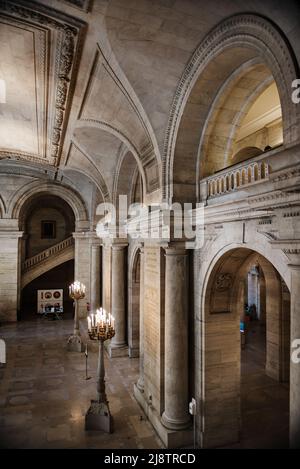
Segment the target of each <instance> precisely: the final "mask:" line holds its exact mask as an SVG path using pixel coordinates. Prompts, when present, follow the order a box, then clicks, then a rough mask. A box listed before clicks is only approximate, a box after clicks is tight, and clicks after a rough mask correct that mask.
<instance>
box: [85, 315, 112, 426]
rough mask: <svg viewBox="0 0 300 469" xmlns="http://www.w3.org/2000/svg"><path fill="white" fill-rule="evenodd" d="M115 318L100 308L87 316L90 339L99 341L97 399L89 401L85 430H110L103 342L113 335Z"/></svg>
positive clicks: (110, 417) (110, 421) (110, 419)
mask: <svg viewBox="0 0 300 469" xmlns="http://www.w3.org/2000/svg"><path fill="white" fill-rule="evenodd" d="M114 323H115V320H114V318H113V317H112V316H111V314H107V313H106V312H105V311H104V310H103V309H102V308H100V309H98V310H97V313H96V314H91V315H90V316H88V333H89V337H90V339H91V340H98V341H99V355H98V369H97V399H96V400H92V401H91V406H90V408H89V410H88V411H87V414H86V416H85V429H86V430H103V431H105V432H107V433H111V432H112V416H111V414H110V411H109V406H108V400H107V397H106V392H105V379H104V378H105V368H104V342H105V341H106V340H108V339H111V338H112V337H113V336H114V335H115V328H114Z"/></svg>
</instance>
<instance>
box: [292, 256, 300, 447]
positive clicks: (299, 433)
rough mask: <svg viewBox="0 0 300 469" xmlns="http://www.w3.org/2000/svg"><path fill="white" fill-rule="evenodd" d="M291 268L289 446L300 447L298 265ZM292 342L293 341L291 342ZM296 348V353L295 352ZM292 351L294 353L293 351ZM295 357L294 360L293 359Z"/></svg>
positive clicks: (299, 270) (299, 299) (299, 266)
mask: <svg viewBox="0 0 300 469" xmlns="http://www.w3.org/2000/svg"><path fill="white" fill-rule="evenodd" d="M290 268H291V277H292V282H291V346H292V349H291V353H292V357H291V358H294V360H293V359H291V365H290V446H291V448H300V362H299V363H297V361H299V359H300V348H299V342H298V343H297V346H296V347H295V346H294V348H293V345H295V344H296V342H294V341H296V340H298V341H299V340H300V295H299V292H300V265H292V266H290ZM293 342H294V343H293ZM297 350H298V353H297ZM293 352H294V353H293ZM295 358H296V360H295Z"/></svg>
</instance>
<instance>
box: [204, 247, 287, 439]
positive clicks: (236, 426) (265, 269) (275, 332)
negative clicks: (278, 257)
mask: <svg viewBox="0 0 300 469" xmlns="http://www.w3.org/2000/svg"><path fill="white" fill-rule="evenodd" d="M289 329H290V293H289V290H288V289H287V287H286V284H285V282H284V280H283V278H282V277H281V276H280V274H279V273H278V271H277V270H276V269H275V268H274V266H273V265H272V264H271V263H270V262H269V261H268V260H267V259H266V258H264V257H263V256H262V255H260V254H258V253H256V252H254V251H252V250H250V249H246V248H237V249H233V250H231V251H229V252H227V253H226V254H224V255H223V256H222V257H221V258H220V259H219V260H218V261H217V263H216V264H215V266H214V268H213V270H212V272H211V274H210V277H209V279H208V283H207V288H206V292H205V333H204V337H205V339H204V340H205V354H204V356H205V358H204V374H205V377H204V390H203V392H204V399H203V401H204V419H205V422H206V423H205V428H206V430H205V432H204V444H205V446H213V447H223V446H231V445H232V444H238V446H239V447H242V448H255V447H264V448H283V447H288V434H289V425H288V422H289V347H290V335H289ZM258 435H259V436H258ZM262 435H263V437H262Z"/></svg>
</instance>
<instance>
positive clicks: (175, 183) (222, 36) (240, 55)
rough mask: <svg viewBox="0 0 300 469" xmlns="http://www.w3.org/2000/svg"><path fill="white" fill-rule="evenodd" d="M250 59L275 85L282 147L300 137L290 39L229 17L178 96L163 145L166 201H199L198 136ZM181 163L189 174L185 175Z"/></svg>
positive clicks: (263, 22) (256, 22)
mask: <svg viewBox="0 0 300 469" xmlns="http://www.w3.org/2000/svg"><path fill="white" fill-rule="evenodd" d="M251 60H259V61H260V63H263V64H265V65H266V66H267V67H268V69H269V70H270V71H271V73H272V76H273V78H274V80H275V82H276V85H277V88H278V91H279V95H280V101H281V107H282V114H283V127H284V144H285V145H287V146H288V145H292V144H293V143H294V142H296V141H297V140H298V139H299V112H300V111H299V109H298V108H297V106H296V105H295V104H293V103H292V100H291V83H292V81H293V80H294V79H295V77H296V76H297V72H298V66H297V62H296V60H295V58H294V55H293V53H292V51H291V48H290V46H289V44H288V43H287V40H286V38H285V37H284V36H283V34H282V33H281V31H279V29H278V28H277V27H276V26H275V25H273V24H272V23H271V22H269V21H268V20H267V19H265V18H263V17H261V16H258V15H254V14H242V15H236V16H233V17H230V18H228V19H226V20H225V21H223V22H222V23H220V24H219V25H217V26H216V27H215V28H214V29H213V30H212V31H211V32H210V33H209V34H208V35H207V36H206V38H205V39H204V40H203V41H202V42H201V44H200V46H199V47H198V48H197V50H196V51H195V53H194V55H193V57H192V59H191V60H190V62H189V64H188V66H187V67H186V69H185V71H184V73H183V75H182V78H181V80H180V83H179V85H178V88H177V91H176V93H175V96H174V100H173V104H172V107H171V113H170V118H169V125H168V129H167V133H166V140H165V146H164V168H163V175H164V179H165V183H166V194H165V196H166V197H168V198H174V199H176V200H178V199H179V200H180V199H181V198H183V197H184V198H185V200H190V201H195V199H196V183H197V181H198V177H199V174H198V172H197V155H198V149H199V141H200V132H201V130H202V129H203V128H204V126H205V123H206V119H207V115H208V112H209V109H210V108H211V106H212V104H213V102H214V98H215V95H216V90H218V89H219V88H220V87H221V86H222V84H223V83H224V82H225V81H226V79H227V78H228V76H230V74H231V73H233V72H234V70H236V69H238V68H239V67H242V66H243V64H245V63H249V61H251ZM216 70H218V74H217V75H216ZM214 75H216V76H215V77H214ZM212 78H213V79H212ZM203 89H205V93H203ZM201 91H202V94H201ZM201 96H202V98H201ZM187 130H188V131H187ZM183 161H184V166H185V171H182V164H183ZM195 176H196V177H195Z"/></svg>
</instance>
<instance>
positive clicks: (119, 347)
mask: <svg viewBox="0 0 300 469" xmlns="http://www.w3.org/2000/svg"><path fill="white" fill-rule="evenodd" d="M125 253H126V245H121V244H113V245H112V273H111V275H112V276H111V311H112V315H113V316H114V318H115V336H114V337H113V338H112V340H111V343H110V356H111V357H114V356H120V355H123V354H125V353H127V346H126V337H125V333H126V317H125Z"/></svg>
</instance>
